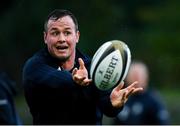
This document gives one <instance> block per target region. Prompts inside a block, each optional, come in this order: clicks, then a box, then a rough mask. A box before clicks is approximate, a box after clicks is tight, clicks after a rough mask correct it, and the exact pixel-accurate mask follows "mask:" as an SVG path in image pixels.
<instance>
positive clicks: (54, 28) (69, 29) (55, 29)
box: [51, 28, 71, 31]
mask: <svg viewBox="0 0 180 126" xmlns="http://www.w3.org/2000/svg"><path fill="white" fill-rule="evenodd" d="M53 30H58V28H52V29H51V31H53ZM65 30H71V28H65Z"/></svg>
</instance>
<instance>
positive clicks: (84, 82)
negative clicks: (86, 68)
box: [83, 79, 92, 86]
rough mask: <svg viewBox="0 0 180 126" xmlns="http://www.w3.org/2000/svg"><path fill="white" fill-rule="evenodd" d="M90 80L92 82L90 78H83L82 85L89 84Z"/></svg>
mask: <svg viewBox="0 0 180 126" xmlns="http://www.w3.org/2000/svg"><path fill="white" fill-rule="evenodd" d="M91 82H92V79H84V80H83V85H84V86H87V85H89V84H90V83H91Z"/></svg>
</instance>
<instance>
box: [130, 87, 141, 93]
mask: <svg viewBox="0 0 180 126" xmlns="http://www.w3.org/2000/svg"><path fill="white" fill-rule="evenodd" d="M141 91H143V88H142V87H139V88H135V89H134V90H133V92H132V93H133V94H134V93H137V92H141Z"/></svg>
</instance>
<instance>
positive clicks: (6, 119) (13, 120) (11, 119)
mask: <svg viewBox="0 0 180 126" xmlns="http://www.w3.org/2000/svg"><path fill="white" fill-rule="evenodd" d="M16 93H17V90H16V87H15V83H14V81H12V80H11V79H10V78H9V76H8V75H7V74H6V73H5V72H0V125H21V120H20V118H19V115H18V113H17V111H16V106H15V103H14V96H15V95H16Z"/></svg>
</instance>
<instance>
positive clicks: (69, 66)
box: [23, 10, 142, 124]
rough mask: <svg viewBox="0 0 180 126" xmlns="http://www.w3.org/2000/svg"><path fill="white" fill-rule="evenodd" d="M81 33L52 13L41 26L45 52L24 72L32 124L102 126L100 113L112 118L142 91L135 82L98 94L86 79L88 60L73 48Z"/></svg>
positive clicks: (72, 21)
mask: <svg viewBox="0 0 180 126" xmlns="http://www.w3.org/2000/svg"><path fill="white" fill-rule="evenodd" d="M79 36H80V32H79V30H78V23H77V20H76V18H75V16H74V15H73V14H72V13H71V12H69V11H67V10H54V11H53V12H51V13H50V14H49V16H48V17H47V20H46V21H45V24H44V42H45V44H46V47H45V49H42V50H41V51H39V52H38V53H36V54H35V55H34V56H33V57H31V58H30V59H29V60H28V61H27V62H26V64H25V66H24V69H23V83H24V91H25V97H26V100H27V103H28V106H29V108H30V111H31V114H32V116H33V124H101V121H102V116H103V113H104V114H106V115H108V116H115V115H116V114H117V113H118V112H119V111H120V110H121V108H122V106H123V104H124V103H125V102H126V101H127V98H128V96H129V95H131V94H133V93H135V92H138V91H141V90H142V88H135V85H136V82H135V83H133V84H132V85H131V86H129V87H128V88H126V89H122V90H121V88H122V87H123V84H119V85H118V86H117V87H116V88H114V89H113V91H112V92H111V91H100V90H98V89H97V88H96V87H95V85H94V84H93V82H92V80H91V79H89V68H90V63H91V61H90V58H89V57H88V56H86V55H84V54H82V53H81V52H80V51H79V50H78V49H77V48H76V44H77V43H78V41H79Z"/></svg>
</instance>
